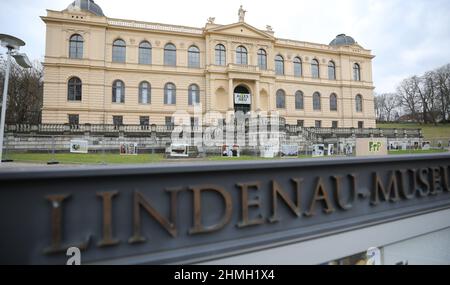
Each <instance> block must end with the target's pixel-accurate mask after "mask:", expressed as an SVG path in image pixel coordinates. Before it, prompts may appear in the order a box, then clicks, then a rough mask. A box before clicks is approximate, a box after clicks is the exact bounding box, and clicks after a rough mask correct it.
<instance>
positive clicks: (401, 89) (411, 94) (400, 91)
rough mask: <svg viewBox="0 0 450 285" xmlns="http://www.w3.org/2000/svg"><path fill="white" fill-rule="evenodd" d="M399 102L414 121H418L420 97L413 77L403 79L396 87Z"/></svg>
mask: <svg viewBox="0 0 450 285" xmlns="http://www.w3.org/2000/svg"><path fill="white" fill-rule="evenodd" d="M397 95H398V99H399V103H400V104H401V106H402V107H403V108H404V110H405V113H407V114H409V115H410V116H411V118H412V119H413V120H414V121H415V122H419V121H420V118H419V110H420V108H421V106H420V98H419V96H418V92H417V84H416V82H415V79H414V77H410V78H407V79H404V80H403V81H402V82H401V83H400V85H399V86H398V87H397Z"/></svg>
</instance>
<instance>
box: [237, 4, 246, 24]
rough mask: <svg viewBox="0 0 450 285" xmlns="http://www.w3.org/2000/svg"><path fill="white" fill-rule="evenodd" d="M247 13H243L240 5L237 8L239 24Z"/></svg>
mask: <svg viewBox="0 0 450 285" xmlns="http://www.w3.org/2000/svg"><path fill="white" fill-rule="evenodd" d="M246 12H247V11H245V10H244V8H242V5H241V7H240V8H239V12H238V15H239V22H241V23H242V22H244V19H245V13H246Z"/></svg>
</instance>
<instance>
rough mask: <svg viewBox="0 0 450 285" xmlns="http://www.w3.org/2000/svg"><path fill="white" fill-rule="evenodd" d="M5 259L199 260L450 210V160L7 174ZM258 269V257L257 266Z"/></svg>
mask: <svg viewBox="0 0 450 285" xmlns="http://www.w3.org/2000/svg"><path fill="white" fill-rule="evenodd" d="M0 187H1V188H0V229H1V234H0V263H2V264H65V263H66V260H67V258H68V257H67V256H66V251H67V249H68V248H69V247H77V248H79V249H80V250H81V262H82V263H84V264H86V263H121V264H124V263H125V264H127V263H131V264H136V263H158V264H161V263H192V262H198V261H205V260H210V259H215V258H219V257H224V256H229V255H235V254H241V253H245V252H249V251H253V250H261V249H264V248H268V247H274V246H278V245H283V244H288V243H293V242H299V241H302V240H306V239H311V238H317V237H320V236H325V235H330V234H335V233H338V232H342V231H349V230H353V229H357V228H361V227H366V226H369V225H374V224H378V223H383V222H387V221H392V220H397V219H402V218H405V217H409V216H412V215H420V214H423V213H427V212H430V211H436V210H440V209H445V208H449V207H450V156H449V155H447V154H437V155H415V156H402V157H400V156H396V157H380V158H342V159H333V160H329V159H325V160H322V159H321V160H319V159H314V160H287V161H270V162H265V161H258V162H254V161H248V162H240V163H201V164H199V163H196V164H181V165H177V166H174V165H152V166H120V167H88V168H82V167H74V168H71V169H58V170H55V169H43V170H38V171H36V170H34V171H27V170H24V171H8V170H4V171H2V172H1V173H0ZM255 262H257V261H255Z"/></svg>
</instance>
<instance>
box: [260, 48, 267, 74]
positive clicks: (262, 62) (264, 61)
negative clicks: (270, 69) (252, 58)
mask: <svg viewBox="0 0 450 285" xmlns="http://www.w3.org/2000/svg"><path fill="white" fill-rule="evenodd" d="M258 66H259V69H261V70H267V52H266V51H265V50H264V49H259V50H258Z"/></svg>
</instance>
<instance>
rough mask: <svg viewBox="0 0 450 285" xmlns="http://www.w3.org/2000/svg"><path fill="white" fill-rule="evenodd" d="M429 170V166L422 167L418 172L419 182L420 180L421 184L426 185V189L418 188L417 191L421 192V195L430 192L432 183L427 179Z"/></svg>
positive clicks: (423, 195)
mask: <svg viewBox="0 0 450 285" xmlns="http://www.w3.org/2000/svg"><path fill="white" fill-rule="evenodd" d="M428 172H429V171H428V168H421V169H419V171H418V172H417V178H418V182H420V184H422V186H423V187H425V188H424V189H420V188H417V192H419V195H420V196H421V197H425V196H427V195H428V194H430V184H429V183H428V181H427V178H428Z"/></svg>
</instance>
